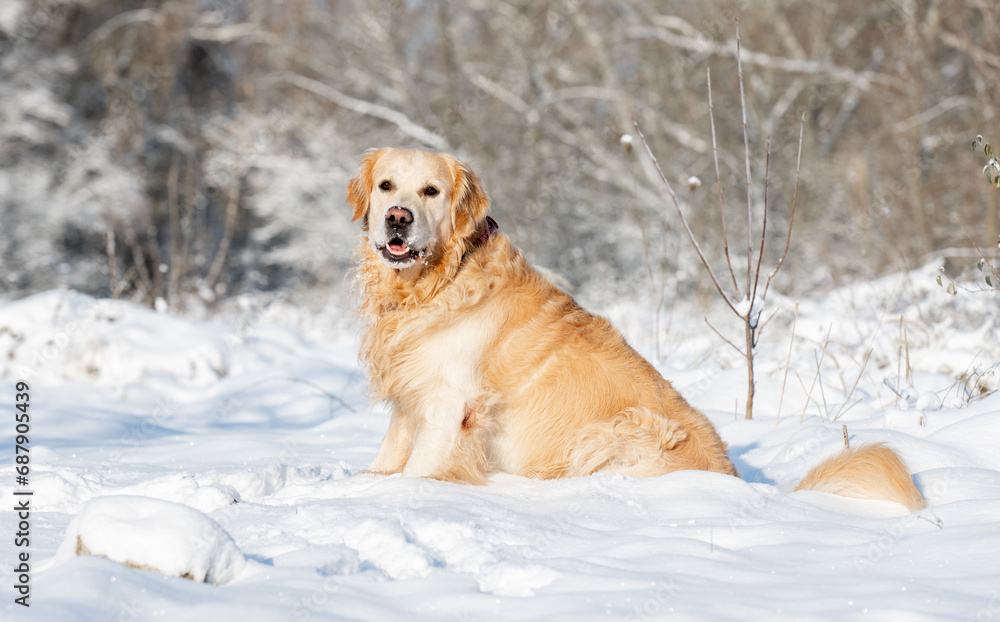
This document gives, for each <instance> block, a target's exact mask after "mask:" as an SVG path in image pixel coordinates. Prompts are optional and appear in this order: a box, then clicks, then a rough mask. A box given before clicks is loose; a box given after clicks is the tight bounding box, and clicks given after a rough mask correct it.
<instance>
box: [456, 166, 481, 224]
mask: <svg viewBox="0 0 1000 622" xmlns="http://www.w3.org/2000/svg"><path fill="white" fill-rule="evenodd" d="M454 201H455V205H454V208H453V209H452V218H453V219H454V222H453V225H454V227H455V232H456V233H457V234H458V235H459V236H461V237H468V236H470V235H472V234H473V232H475V230H476V226H477V225H478V224H479V223H480V222H482V220H483V219H484V218H486V211H487V210H488V209H489V208H490V198H489V196H487V195H486V191H485V190H484V189H483V183H482V181H480V179H479V175H477V174H476V172H475V171H473V170H472V169H471V168H469V167H468V166H466V165H465V164H462V163H461V162H459V163H457V165H456V168H455V197H454Z"/></svg>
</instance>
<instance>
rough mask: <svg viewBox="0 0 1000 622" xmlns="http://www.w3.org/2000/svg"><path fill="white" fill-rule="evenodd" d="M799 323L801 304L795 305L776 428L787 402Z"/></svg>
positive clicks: (775, 420)
mask: <svg viewBox="0 0 1000 622" xmlns="http://www.w3.org/2000/svg"><path fill="white" fill-rule="evenodd" d="M798 322H799V303H797V302H796V303H795V316H794V317H793V318H792V338H791V339H789V340H788V358H786V359H785V375H784V376H783V377H782V378H781V396H780V397H779V398H778V414H777V416H775V418H774V427H778V422H779V421H781V404H782V402H784V401H785V383H786V382H788V368H789V367H791V366H792V346H793V345H795V325H796V324H798Z"/></svg>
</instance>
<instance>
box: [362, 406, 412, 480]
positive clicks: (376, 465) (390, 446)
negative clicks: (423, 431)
mask: <svg viewBox="0 0 1000 622" xmlns="http://www.w3.org/2000/svg"><path fill="white" fill-rule="evenodd" d="M412 446H413V433H412V431H411V430H410V416H409V415H408V414H407V413H405V412H404V411H402V410H401V409H400V407H399V406H396V407H394V408H393V411H392V419H391V420H390V421H389V429H388V430H387V431H386V433H385V438H383V439H382V446H381V447H379V450H378V455H376V456H375V459H374V460H372V463H371V466H369V467H368V470H369V471H371V472H372V473H383V474H389V473H399V472H400V471H402V470H403V466H404V465H405V464H406V461H407V459H408V458H409V457H410V449H411V448H412Z"/></svg>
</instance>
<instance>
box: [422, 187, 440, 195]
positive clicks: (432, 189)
mask: <svg viewBox="0 0 1000 622" xmlns="http://www.w3.org/2000/svg"><path fill="white" fill-rule="evenodd" d="M437 193H438V189H437V188H435V187H434V186H427V190H424V194H426V195H427V196H429V197H432V196H434V195H436V194H437Z"/></svg>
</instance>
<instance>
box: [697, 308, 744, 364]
mask: <svg viewBox="0 0 1000 622" xmlns="http://www.w3.org/2000/svg"><path fill="white" fill-rule="evenodd" d="M705 323H706V324H708V327H709V328H711V329H712V332H714V333H715V334H716V335H718V336H719V338H720V339H722V340H723V341H725V342H726V343H728V344H729V345H730V346H732V348H733V349H734V350H736V351H737V352H739V353H740V354H742V355H744V356H746V352H744V351H743V350H742V349H741V348H740V347H739V346H738V345H736V344H735V343H733V342H732V341H730V340H729V339H728V338H727V337H726V336H725V335H723V334H722V333H720V332H719V331H718V329H716V328H715V327H714V326H712V323H711V322H709V321H708V318H707V317H706V318H705Z"/></svg>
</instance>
